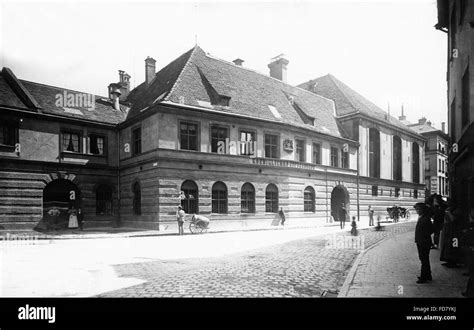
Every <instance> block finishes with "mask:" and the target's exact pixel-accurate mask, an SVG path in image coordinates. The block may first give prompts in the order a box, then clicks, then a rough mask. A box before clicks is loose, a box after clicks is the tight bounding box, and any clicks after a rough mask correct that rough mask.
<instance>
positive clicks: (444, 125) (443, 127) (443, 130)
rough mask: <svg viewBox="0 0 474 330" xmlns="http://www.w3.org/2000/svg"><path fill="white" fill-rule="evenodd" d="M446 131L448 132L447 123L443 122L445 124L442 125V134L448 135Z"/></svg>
mask: <svg viewBox="0 0 474 330" xmlns="http://www.w3.org/2000/svg"><path fill="white" fill-rule="evenodd" d="M445 130H446V123H445V122H444V121H443V122H442V123H441V132H443V133H446V131H445Z"/></svg>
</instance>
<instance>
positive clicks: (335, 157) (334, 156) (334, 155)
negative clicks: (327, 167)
mask: <svg viewBox="0 0 474 330" xmlns="http://www.w3.org/2000/svg"><path fill="white" fill-rule="evenodd" d="M331 166H333V167H338V166H339V149H338V148H336V147H331Z"/></svg>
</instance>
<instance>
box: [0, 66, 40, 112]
mask: <svg viewBox="0 0 474 330" xmlns="http://www.w3.org/2000/svg"><path fill="white" fill-rule="evenodd" d="M0 80H1V82H0V89H1V91H2V94H3V92H4V93H5V94H4V95H2V96H0V104H2V105H5V106H12V107H15V108H25V109H29V110H33V111H36V110H39V109H41V106H40V105H39V104H38V102H37V101H36V100H35V98H34V97H33V96H32V95H31V94H30V92H29V91H28V89H26V88H25V86H23V84H22V83H21V81H20V80H18V78H17V77H16V76H15V74H14V73H13V72H12V70H10V69H9V68H6V67H4V68H3V69H2V74H1V79H0Z"/></svg>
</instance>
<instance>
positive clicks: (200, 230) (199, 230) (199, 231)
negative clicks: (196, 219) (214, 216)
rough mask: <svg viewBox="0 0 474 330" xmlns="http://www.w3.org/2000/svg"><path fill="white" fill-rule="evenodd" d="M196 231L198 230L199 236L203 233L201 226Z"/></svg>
mask: <svg viewBox="0 0 474 330" xmlns="http://www.w3.org/2000/svg"><path fill="white" fill-rule="evenodd" d="M196 230H197V232H198V234H201V233H202V227H201V226H197V227H196Z"/></svg>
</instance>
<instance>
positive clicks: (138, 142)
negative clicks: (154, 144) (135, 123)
mask: <svg viewBox="0 0 474 330" xmlns="http://www.w3.org/2000/svg"><path fill="white" fill-rule="evenodd" d="M132 141H133V155H138V154H141V153H142V129H141V127H138V128H135V129H134V130H133V131H132Z"/></svg>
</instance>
